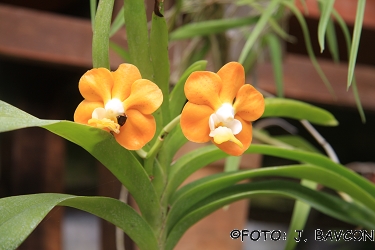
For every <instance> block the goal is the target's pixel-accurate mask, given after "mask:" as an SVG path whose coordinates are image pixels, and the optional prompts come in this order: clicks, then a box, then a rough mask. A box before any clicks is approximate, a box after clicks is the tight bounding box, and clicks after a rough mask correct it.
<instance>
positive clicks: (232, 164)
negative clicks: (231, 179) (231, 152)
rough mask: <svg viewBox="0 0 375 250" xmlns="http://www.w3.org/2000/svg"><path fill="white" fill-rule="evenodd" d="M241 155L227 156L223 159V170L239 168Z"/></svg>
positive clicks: (229, 170) (230, 170)
mask: <svg viewBox="0 0 375 250" xmlns="http://www.w3.org/2000/svg"><path fill="white" fill-rule="evenodd" d="M241 159H242V157H241V156H228V157H227V158H226V159H225V165H224V172H232V171H237V170H238V169H239V168H240V164H241Z"/></svg>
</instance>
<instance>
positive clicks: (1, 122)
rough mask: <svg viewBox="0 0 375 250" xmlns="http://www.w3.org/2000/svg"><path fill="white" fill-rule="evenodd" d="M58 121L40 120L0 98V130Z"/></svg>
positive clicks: (4, 130)
mask: <svg viewBox="0 0 375 250" xmlns="http://www.w3.org/2000/svg"><path fill="white" fill-rule="evenodd" d="M56 122H60V121H58V120H40V119H38V118H36V117H35V116H32V115H30V114H28V113H26V112H24V111H22V110H20V109H18V108H16V107H14V106H12V105H10V104H8V103H6V102H3V101H1V100H0V132H6V131H11V130H16V129H20V128H28V127H36V126H43V125H48V124H52V123H56Z"/></svg>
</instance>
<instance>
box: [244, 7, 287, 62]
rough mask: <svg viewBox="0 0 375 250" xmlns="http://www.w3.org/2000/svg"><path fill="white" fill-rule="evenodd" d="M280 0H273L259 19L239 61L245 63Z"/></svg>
mask: <svg viewBox="0 0 375 250" xmlns="http://www.w3.org/2000/svg"><path fill="white" fill-rule="evenodd" d="M279 3H280V0H272V1H271V2H270V3H269V4H268V5H267V7H266V9H265V10H264V12H263V13H262V15H261V17H260V19H259V21H257V23H256V25H255V27H254V29H253V30H252V31H251V34H250V36H249V37H248V39H247V41H246V43H245V45H244V47H243V49H242V51H241V54H240V57H239V59H238V62H239V63H241V64H242V63H244V62H245V60H246V57H247V55H249V52H250V50H251V49H252V48H253V46H254V44H255V42H256V39H258V38H259V36H260V34H261V32H262V31H263V29H264V27H265V26H266V24H267V22H268V20H269V19H270V18H271V17H272V14H273V13H274V12H275V10H276V8H277V7H278V5H279Z"/></svg>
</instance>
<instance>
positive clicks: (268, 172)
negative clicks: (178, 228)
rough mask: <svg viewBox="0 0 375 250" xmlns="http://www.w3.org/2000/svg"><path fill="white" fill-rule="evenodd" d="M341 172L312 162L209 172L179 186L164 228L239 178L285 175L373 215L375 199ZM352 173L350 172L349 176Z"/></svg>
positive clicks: (170, 226)
mask: <svg viewBox="0 0 375 250" xmlns="http://www.w3.org/2000/svg"><path fill="white" fill-rule="evenodd" d="M340 172H343V171H342V170H341V169H340V171H339V172H334V171H332V170H329V169H327V168H326V167H325V166H314V165H308V164H304V165H291V166H283V167H268V168H260V169H251V170H244V171H237V172H229V173H220V174H215V175H211V176H208V177H205V178H202V179H199V180H197V181H194V182H191V183H189V184H187V185H185V186H183V187H182V188H181V189H179V190H178V191H177V192H176V193H175V195H174V196H173V197H172V203H171V210H170V213H169V215H168V219H167V228H173V225H175V223H176V222H177V221H178V220H180V219H181V218H182V217H183V216H184V215H185V214H186V213H187V212H188V211H189V209H190V208H191V207H193V206H194V205H195V204H197V203H198V202H200V201H202V200H204V199H206V198H207V196H208V195H210V194H212V193H214V192H216V191H219V190H221V189H223V188H225V187H228V186H230V185H233V184H235V183H237V182H239V181H242V180H245V179H249V178H259V177H288V178H297V179H307V180H311V181H314V182H317V183H320V184H322V185H324V186H326V187H329V188H332V189H335V190H337V191H342V192H345V193H347V194H348V195H350V196H351V197H352V198H353V199H355V200H357V201H359V202H361V203H362V204H364V205H365V206H366V207H367V208H368V209H370V210H373V213H374V218H375V198H374V197H372V195H371V194H370V193H369V192H368V190H364V189H362V188H361V187H359V186H358V185H356V184H355V183H354V182H353V181H351V180H350V179H348V178H346V177H344V176H342V175H340ZM353 174H354V173H352V175H353Z"/></svg>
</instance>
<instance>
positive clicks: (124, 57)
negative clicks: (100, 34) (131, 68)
mask: <svg viewBox="0 0 375 250" xmlns="http://www.w3.org/2000/svg"><path fill="white" fill-rule="evenodd" d="M109 47H110V48H111V49H113V51H114V52H116V53H117V54H118V55H119V56H120V57H121V59H122V60H124V62H127V63H131V61H130V55H129V52H128V51H127V50H126V49H125V48H123V47H121V46H120V45H118V44H116V43H115V42H112V41H110V42H109Z"/></svg>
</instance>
